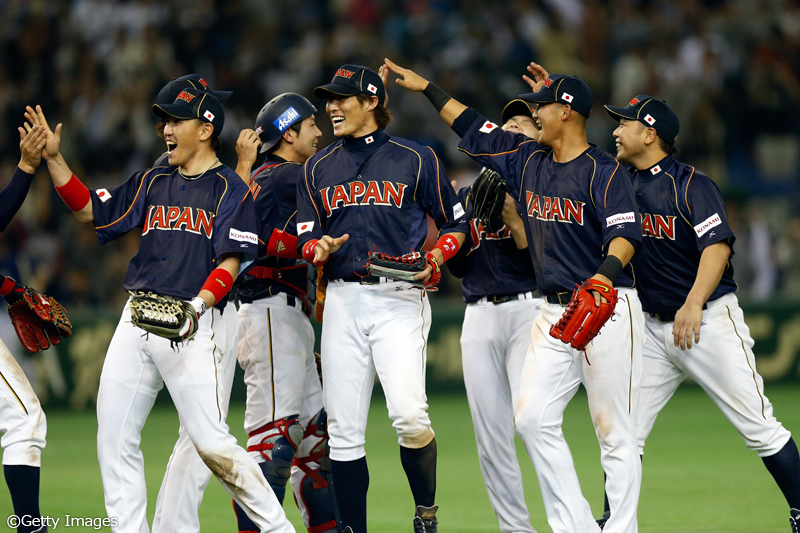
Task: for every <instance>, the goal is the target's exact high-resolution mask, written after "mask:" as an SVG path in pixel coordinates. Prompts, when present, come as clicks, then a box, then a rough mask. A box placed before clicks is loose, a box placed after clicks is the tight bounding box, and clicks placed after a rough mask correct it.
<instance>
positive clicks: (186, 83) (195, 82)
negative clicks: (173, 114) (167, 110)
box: [156, 74, 233, 105]
mask: <svg viewBox="0 0 800 533" xmlns="http://www.w3.org/2000/svg"><path fill="white" fill-rule="evenodd" d="M184 89H198V90H201V91H205V92H209V93H211V94H213V95H214V97H215V98H216V99H217V100H219V101H220V102H224V101H225V100H227V99H228V98H230V97H231V95H232V94H233V93H232V92H231V91H212V90H211V87H209V86H208V82H207V81H206V80H204V79H203V78H202V77H201V76H200V75H199V74H187V75H186V76H181V77H180V78H172V79H171V80H170V81H169V83H167V84H166V85H164V87H163V88H162V89H161V90H160V91H158V96H156V103H157V104H161V105H165V104H171V103H172V102H174V101H175V99H176V98H177V97H178V95H179V94H180V93H181V91H182V90H184Z"/></svg>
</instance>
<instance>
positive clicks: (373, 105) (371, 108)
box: [367, 96, 378, 111]
mask: <svg viewBox="0 0 800 533" xmlns="http://www.w3.org/2000/svg"><path fill="white" fill-rule="evenodd" d="M376 107H378V97H377V96H370V98H369V105H368V106H367V111H374V110H375V108H376Z"/></svg>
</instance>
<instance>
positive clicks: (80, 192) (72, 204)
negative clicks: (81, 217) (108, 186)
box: [56, 174, 92, 211]
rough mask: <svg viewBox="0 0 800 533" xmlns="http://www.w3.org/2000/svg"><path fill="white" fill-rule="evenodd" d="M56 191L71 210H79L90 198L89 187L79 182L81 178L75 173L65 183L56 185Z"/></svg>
mask: <svg viewBox="0 0 800 533" xmlns="http://www.w3.org/2000/svg"><path fill="white" fill-rule="evenodd" d="M56 192H57V193H58V195H59V196H60V197H61V199H62V200H64V203H65V204H67V207H69V208H70V209H71V210H72V211H80V210H81V209H83V208H84V207H86V204H88V203H89V201H90V200H91V199H92V197H91V195H90V194H89V189H87V188H86V185H84V184H83V183H81V180H79V179H78V178H77V177H76V176H75V174H73V175H72V177H71V178H70V179H69V181H68V182H67V184H66V185H63V186H61V187H56Z"/></svg>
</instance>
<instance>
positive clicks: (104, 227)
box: [95, 168, 163, 230]
mask: <svg viewBox="0 0 800 533" xmlns="http://www.w3.org/2000/svg"><path fill="white" fill-rule="evenodd" d="M152 171H153V169H152V168H151V169H150V170H148V171H147V172H145V173H144V175H143V176H142V182H141V183H140V184H139V190H137V191H136V196H134V197H133V202H131V205H130V207H128V210H127V211H125V214H124V215H122V216H121V217H119V218H118V219H117V220H115V221H114V222H112V223H111V224H106V225H105V226H97V227H96V228H95V230H98V229H106V228H110V227H111V226H113V225H114V224H116V223H117V222H119V221H120V220H122V219H123V218H125V217H126V216H128V213H130V212H131V209H133V206H134V205H136V199H137V198H139V193H140V192H142V185H144V180H145V178H146V177H147V175H148V174H149V173H150V172H152ZM162 175H163V174H159V176H162ZM156 177H158V176H156ZM149 188H150V187H149V186H148V189H149ZM145 194H146V193H145Z"/></svg>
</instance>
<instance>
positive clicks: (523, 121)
mask: <svg viewBox="0 0 800 533" xmlns="http://www.w3.org/2000/svg"><path fill="white" fill-rule="evenodd" d="M502 129H503V131H510V132H513V133H522V134H523V135H526V136H528V137H530V138H531V139H538V138H539V127H538V126H537V124H536V121H535V120H534V119H533V118H531V117H528V116H526V115H517V116H514V117H511V118H510V119H508V120H507V121H506V123H505V124H503V128H502Z"/></svg>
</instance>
